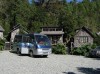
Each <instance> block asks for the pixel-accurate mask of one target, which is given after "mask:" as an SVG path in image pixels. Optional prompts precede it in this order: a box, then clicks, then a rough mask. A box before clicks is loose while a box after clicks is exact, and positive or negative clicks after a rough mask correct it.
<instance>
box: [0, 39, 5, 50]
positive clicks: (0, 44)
mask: <svg viewBox="0 0 100 74" xmlns="http://www.w3.org/2000/svg"><path fill="white" fill-rule="evenodd" d="M4 44H5V41H4V40H2V39H0V50H3V48H4Z"/></svg>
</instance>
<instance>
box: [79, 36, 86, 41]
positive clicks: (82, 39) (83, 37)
mask: <svg viewBox="0 0 100 74" xmlns="http://www.w3.org/2000/svg"><path fill="white" fill-rule="evenodd" d="M79 41H80V42H81V43H87V42H88V37H87V36H81V37H80V40H79Z"/></svg>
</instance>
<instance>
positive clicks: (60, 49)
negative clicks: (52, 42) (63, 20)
mask: <svg viewBox="0 0 100 74" xmlns="http://www.w3.org/2000/svg"><path fill="white" fill-rule="evenodd" d="M52 52H53V53H55V54H66V53H67V50H66V48H65V46H64V45H63V44H57V45H56V46H53V49H52Z"/></svg>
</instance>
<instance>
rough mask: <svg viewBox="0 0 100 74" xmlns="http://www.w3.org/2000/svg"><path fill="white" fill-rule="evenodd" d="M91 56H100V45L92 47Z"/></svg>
mask: <svg viewBox="0 0 100 74" xmlns="http://www.w3.org/2000/svg"><path fill="white" fill-rule="evenodd" d="M90 56H91V57H100V46H98V47H96V48H95V49H92V50H91V51H90Z"/></svg>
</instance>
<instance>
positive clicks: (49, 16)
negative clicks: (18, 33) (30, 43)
mask: <svg viewBox="0 0 100 74" xmlns="http://www.w3.org/2000/svg"><path fill="white" fill-rule="evenodd" d="M41 1H42V2H41V3H40V5H37V4H35V3H34V0H32V3H31V4H29V2H28V0H0V23H1V24H0V25H1V26H2V27H3V28H4V29H5V32H4V34H5V35H7V34H8V32H9V31H10V30H11V29H12V27H13V26H14V25H16V24H20V25H22V26H23V27H24V28H25V29H26V30H28V31H29V32H40V31H41V29H40V27H41V26H54V25H57V26H60V27H63V29H64V33H65V35H64V36H65V38H66V37H67V38H68V39H70V38H71V37H72V36H73V35H74V30H75V29H77V28H80V27H82V26H87V27H88V28H90V29H91V30H92V31H93V32H98V31H100V21H99V19H100V15H99V13H100V9H99V8H100V1H99V0H91V1H90V0H83V2H79V3H77V2H76V0H73V1H72V2H70V3H68V2H66V0H62V2H59V0H56V1H54V0H41ZM60 1H61V0H60ZM97 40H98V39H97Z"/></svg>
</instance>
